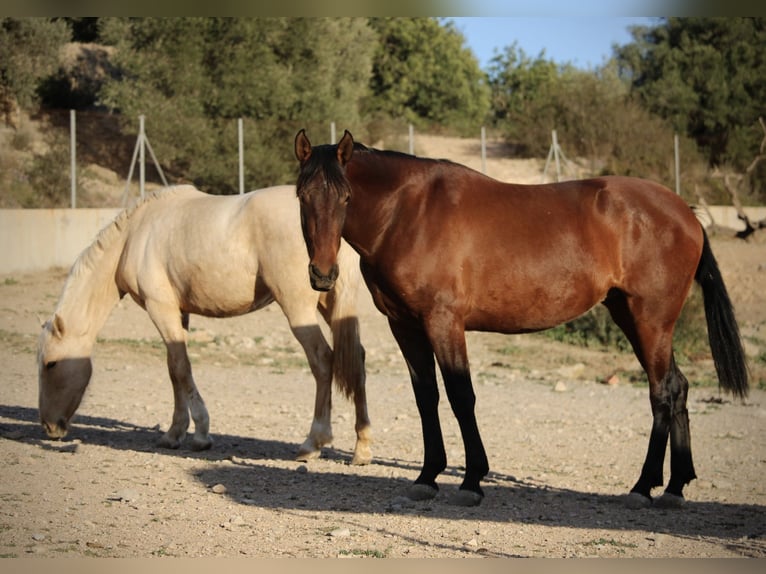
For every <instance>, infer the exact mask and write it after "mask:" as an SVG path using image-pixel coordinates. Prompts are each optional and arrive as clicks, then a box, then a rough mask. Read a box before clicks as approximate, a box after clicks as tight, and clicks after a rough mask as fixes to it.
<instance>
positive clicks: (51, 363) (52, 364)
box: [45, 361, 57, 371]
mask: <svg viewBox="0 0 766 574" xmlns="http://www.w3.org/2000/svg"><path fill="white" fill-rule="evenodd" d="M56 363H57V361H51V362H49V363H45V369H46V370H48V371H50V370H51V369H52V368H53V367H55V366H56Z"/></svg>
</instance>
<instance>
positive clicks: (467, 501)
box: [449, 489, 484, 506]
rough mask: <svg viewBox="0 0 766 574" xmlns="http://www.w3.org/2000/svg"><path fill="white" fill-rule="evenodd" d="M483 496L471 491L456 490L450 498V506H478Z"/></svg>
mask: <svg viewBox="0 0 766 574" xmlns="http://www.w3.org/2000/svg"><path fill="white" fill-rule="evenodd" d="M483 499H484V496H482V495H481V494H479V493H478V492H474V491H473V490H464V489H458V491H457V492H455V493H454V494H453V495H452V496H450V500H449V501H450V504H454V505H455V506H479V505H480V504H481V501H482V500H483Z"/></svg>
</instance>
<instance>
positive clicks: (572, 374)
mask: <svg viewBox="0 0 766 574" xmlns="http://www.w3.org/2000/svg"><path fill="white" fill-rule="evenodd" d="M585 371H586V367H585V363H575V364H574V365H567V366H565V367H560V368H559V369H558V370H557V372H558V374H559V375H561V376H562V377H564V378H566V379H581V378H582V377H583V376H584V375H585Z"/></svg>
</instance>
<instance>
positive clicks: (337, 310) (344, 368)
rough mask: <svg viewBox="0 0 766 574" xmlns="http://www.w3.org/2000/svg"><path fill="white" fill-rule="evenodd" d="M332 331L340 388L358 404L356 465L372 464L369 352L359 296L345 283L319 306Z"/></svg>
mask: <svg viewBox="0 0 766 574" xmlns="http://www.w3.org/2000/svg"><path fill="white" fill-rule="evenodd" d="M317 308H318V309H319V311H320V313H321V314H322V317H323V318H324V320H325V322H326V323H327V325H328V326H329V327H330V328H331V330H332V346H333V350H332V370H333V378H334V380H335V383H336V387H337V388H338V389H340V390H341V391H342V392H343V393H344V394H345V396H346V397H347V398H352V399H353V401H354V413H355V421H354V431H355V433H356V444H355V445H354V456H353V458H352V460H351V464H352V465H366V464H370V462H372V448H371V446H372V429H371V425H370V416H369V413H368V411H367V389H366V378H367V374H366V368H365V349H364V346H363V345H362V342H361V340H360V336H359V318H358V317H357V315H356V294H355V292H354V290H353V289H352V288H349V286H348V285H346V284H345V283H344V282H342V281H338V282H336V284H335V288H334V289H333V290H332V291H330V292H328V293H323V294H322V295H320V297H319V302H318V305H317Z"/></svg>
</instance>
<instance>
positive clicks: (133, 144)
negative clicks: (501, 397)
mask: <svg viewBox="0 0 766 574" xmlns="http://www.w3.org/2000/svg"><path fill="white" fill-rule="evenodd" d="M49 117H50V121H51V123H52V125H53V127H54V128H65V127H68V131H69V138H68V140H69V144H68V148H69V149H68V152H69V162H68V163H69V167H68V179H69V188H70V194H69V195H70V197H69V206H70V207H71V208H76V207H78V203H79V202H78V199H79V198H78V196H79V195H80V192H81V189H80V188H81V186H82V178H81V177H80V174H79V173H78V170H79V169H80V166H83V165H91V164H96V163H97V164H98V165H101V166H102V167H103V168H105V169H108V170H111V171H113V172H114V173H116V174H118V177H122V178H124V186H123V191H122V194H121V198H120V200H119V202H118V204H115V205H114V207H124V206H125V205H127V204H128V203H129V201H130V200H131V198H132V197H133V196H135V195H137V196H138V197H141V198H143V197H144V195H145V193H146V190H147V185H148V184H149V183H151V184H152V187H157V186H159V185H165V186H167V185H168V179H167V178H166V176H165V173H164V172H163V169H162V158H161V157H158V156H157V154H155V151H154V149H153V148H152V145H151V135H150V131H151V126H150V125H149V126H148V128H147V121H146V118H145V117H144V116H139V117H138V118H136V120H135V121H136V123H137V126H138V130H137V134H138V135H137V136H131V135H125V133H124V132H123V130H122V129H121V128H120V126H119V124H118V122H117V119H116V116H114V115H112V114H108V113H104V112H75V110H71V111H69V112H68V114H66V113H58V114H57V113H54V114H51V115H50V116H49ZM232 121H234V120H232ZM236 125H237V143H236V151H234V150H233V151H232V153H236V154H237V171H238V173H237V174H236V181H237V185H236V189H237V190H238V191H239V193H245V191H247V189H246V187H245V182H246V173H245V161H244V156H245V137H244V132H245V129H246V127H245V126H246V123H245V121H244V120H243V119H242V118H240V119H237V120H236ZM402 125H403V126H406V130H407V131H406V135H404V134H402V135H401V137H402V138H404V139H406V150H407V151H408V152H409V153H410V154H413V153H415V149H416V140H417V137H418V134H416V131H415V128H414V126H413V125H412V124H409V125H407V124H402ZM324 130H326V131H325V133H327V134H328V135H329V141H330V143H336V142H337V140H338V136H337V129H336V124H335V122H328V123H327V124H326V126H325V127H324V128H321V131H324ZM316 133H317V135H318V134H319V130H318V131H317V132H316ZM476 138H477V139H478V140H479V142H480V146H479V150H478V152H477V153H478V156H479V157H478V166H480V167H479V168H478V169H479V170H480V171H481V172H483V173H485V174H486V173H487V160H488V153H487V142H488V136H487V129H486V127H484V126H481V127H478V128H477V130H476ZM318 139H322V140H323V139H324V138H318ZM107 146H108V147H107ZM509 159H510V158H509ZM674 166H675V169H674V176H675V190H676V193H679V194H680V185H681V182H680V171H679V146H678V137H677V136H676V137H675V138H674ZM147 168H149V171H147ZM62 169H64V168H63V166H62ZM580 171H581V170H578V169H577V168H576V167H575V166H574V164H573V162H572V161H571V160H570V159H569V158H568V157H567V156H566V154H565V153H564V150H563V149H562V146H561V144H560V143H559V141H558V136H557V132H556V130H553V131H552V132H551V145H550V148H549V152H548V155H547V158H546V161H545V164H544V167H542V169H541V172H540V179H539V182H540V183H543V182H545V181H560V180H561V179H562V178H564V179H566V178H570V179H571V176H572V174H579V173H580ZM150 172H151V173H150ZM232 177H234V174H232ZM134 180H135V181H134Z"/></svg>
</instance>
